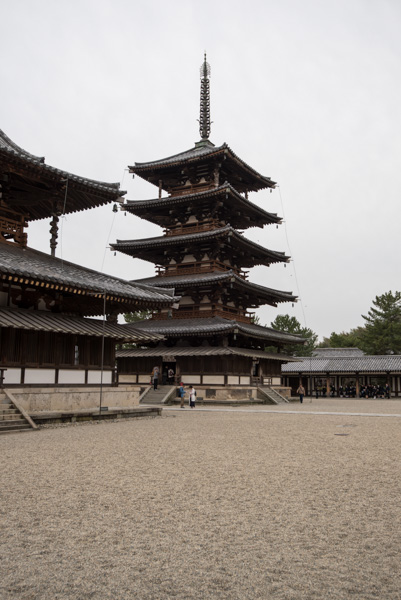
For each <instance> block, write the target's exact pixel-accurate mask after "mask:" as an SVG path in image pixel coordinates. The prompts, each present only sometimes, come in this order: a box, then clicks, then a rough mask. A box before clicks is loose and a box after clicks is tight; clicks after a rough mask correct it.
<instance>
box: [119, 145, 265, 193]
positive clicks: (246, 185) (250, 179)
mask: <svg viewBox="0 0 401 600" xmlns="http://www.w3.org/2000/svg"><path fill="white" fill-rule="evenodd" d="M213 160H216V162H217V161H218V162H219V164H220V165H221V170H222V173H223V174H224V175H226V176H227V177H226V178H227V180H228V181H230V182H232V183H234V182H237V184H238V185H239V186H240V188H241V191H242V190H248V191H257V190H261V189H264V188H274V187H275V185H276V183H275V182H274V181H272V180H271V178H270V177H266V176H265V175H261V174H260V173H258V172H257V171H255V169H253V168H252V167H250V166H249V165H248V164H247V163H246V162H244V161H243V160H242V159H241V158H239V156H237V155H236V154H235V153H234V152H233V151H232V150H231V148H230V147H229V146H228V145H227V144H226V143H224V144H222V145H221V146H215V145H214V144H212V142H210V141H209V140H207V141H201V142H198V143H196V144H195V146H194V147H193V148H191V149H190V150H185V151H184V152H180V153H178V154H174V155H173V156H169V157H167V158H162V159H160V160H155V161H150V162H144V163H135V164H134V165H133V166H130V167H129V170H130V172H131V173H134V174H136V175H139V176H140V177H142V178H143V179H146V181H149V182H150V183H154V184H155V185H158V184H159V181H160V180H162V188H163V189H166V188H167V187H168V186H166V185H165V181H164V180H163V178H164V179H165V178H166V177H168V174H169V173H172V172H174V171H177V170H178V169H180V168H182V167H183V166H192V165H193V166H196V165H198V164H202V163H205V162H210V161H213ZM165 180H166V179H165ZM238 185H235V187H237V188H238Z"/></svg>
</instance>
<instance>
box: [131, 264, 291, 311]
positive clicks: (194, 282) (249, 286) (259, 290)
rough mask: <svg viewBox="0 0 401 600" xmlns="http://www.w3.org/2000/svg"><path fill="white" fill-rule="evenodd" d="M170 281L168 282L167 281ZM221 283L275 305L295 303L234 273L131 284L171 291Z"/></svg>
mask: <svg viewBox="0 0 401 600" xmlns="http://www.w3.org/2000/svg"><path fill="white" fill-rule="evenodd" d="M169 280H170V281H169ZM222 282H227V283H232V284H234V285H235V286H237V287H239V288H243V289H244V290H246V291H251V292H254V293H255V294H260V295H261V296H263V297H265V298H267V297H270V298H275V301H276V302H277V303H280V302H296V300H297V296H294V295H293V293H292V292H284V291H281V290H275V289H272V288H268V287H265V286H262V285H258V284H256V283H253V282H252V281H247V280H246V279H242V277H239V276H238V275H236V274H235V273H234V271H232V270H230V271H217V272H216V271H215V272H213V273H209V274H207V275H204V276H202V275H196V276H193V277H192V278H191V277H188V276H186V275H181V276H173V277H168V276H162V277H160V276H159V277H149V278H147V279H138V280H134V281H133V283H135V284H136V285H137V284H145V285H149V286H150V287H156V288H157V289H160V287H163V286H165V285H168V286H170V287H171V288H173V289H176V288H177V287H178V288H180V287H182V286H192V287H202V286H205V285H210V284H213V283H216V284H221V283H222Z"/></svg>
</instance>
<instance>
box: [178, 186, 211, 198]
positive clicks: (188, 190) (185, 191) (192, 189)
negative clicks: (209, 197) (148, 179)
mask: <svg viewBox="0 0 401 600" xmlns="http://www.w3.org/2000/svg"><path fill="white" fill-rule="evenodd" d="M214 189H216V185H215V184H214V183H210V182H209V183H201V184H198V185H191V186H189V185H182V186H180V187H175V188H174V193H173V194H170V196H169V197H170V198H172V197H174V196H187V195H189V194H198V193H199V192H206V190H214Z"/></svg>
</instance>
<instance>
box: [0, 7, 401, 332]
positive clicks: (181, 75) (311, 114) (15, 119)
mask: <svg viewBox="0 0 401 600" xmlns="http://www.w3.org/2000/svg"><path fill="white" fill-rule="evenodd" d="M0 7H1V23H2V33H1V38H0V48H1V72H0V82H1V89H2V92H1V94H0V107H1V111H0V114H1V123H0V128H1V129H3V130H4V131H5V133H6V134H7V135H8V136H9V137H10V138H11V139H12V140H13V141H14V142H16V143H17V144H19V145H20V146H22V147H23V148H24V149H26V150H27V151H29V152H31V153H33V154H37V155H40V156H45V158H46V162H47V163H48V164H50V165H53V166H55V167H58V168H60V169H64V170H67V171H70V172H72V173H75V174H78V175H81V176H84V177H89V178H93V179H98V180H103V181H108V182H115V181H119V182H120V183H121V186H122V189H124V190H127V191H128V193H127V195H126V198H127V199H130V200H135V199H137V200H139V199H144V198H153V197H156V196H157V190H156V188H153V186H150V185H149V184H147V183H145V182H142V181H141V180H140V179H139V178H135V180H133V179H132V176H131V175H129V173H128V172H127V171H126V167H127V165H131V164H134V162H144V161H148V160H156V159H159V158H163V157H166V156H170V155H172V154H176V153H178V152H181V151H184V150H186V149H189V148H191V147H192V146H193V144H194V142H196V141H198V140H199V137H200V136H199V131H198V123H197V119H198V118H199V87H200V85H199V68H200V65H201V63H202V60H203V53H204V51H205V50H206V51H207V58H208V62H209V63H210V65H211V70H212V76H211V116H212V120H213V124H212V132H211V136H210V139H211V141H212V142H213V143H214V144H215V145H221V144H222V143H224V142H226V143H227V144H228V145H229V146H230V147H231V148H232V150H233V151H234V152H235V153H236V154H237V155H239V156H240V157H241V158H242V159H243V160H245V161H246V162H247V163H248V164H250V165H251V166H253V167H254V168H255V169H256V170H258V171H259V172H260V173H262V174H263V175H267V176H269V177H271V178H272V179H273V180H274V181H277V182H278V184H279V189H276V190H275V191H273V193H269V191H268V190H266V191H261V192H259V193H257V194H251V195H250V200H252V201H253V202H255V203H257V204H258V205H260V206H262V207H263V208H265V209H266V210H268V211H271V212H276V213H278V214H280V215H281V216H283V215H284V217H285V225H281V226H280V227H279V228H278V229H276V228H275V226H268V227H265V228H264V229H263V230H261V229H258V228H255V229H251V230H248V231H247V232H246V235H247V236H248V237H250V238H251V239H253V240H254V241H256V242H258V243H260V244H262V245H264V246H266V247H269V248H271V249H273V250H278V251H285V252H287V253H290V254H291V256H292V259H293V260H292V262H291V263H290V264H289V265H287V268H284V267H283V265H276V266H271V267H270V268H266V267H256V268H254V269H253V270H252V271H251V275H250V279H251V280H252V281H254V282H255V283H258V284H261V285H266V286H268V287H273V288H277V289H282V290H286V291H292V292H294V293H296V294H297V295H298V296H299V298H300V301H299V302H298V303H297V304H296V305H295V306H294V307H292V306H291V304H288V305H286V304H282V305H279V308H278V309H274V308H272V307H262V308H260V309H259V310H258V311H257V314H258V315H259V316H260V318H261V321H262V323H264V324H267V325H269V324H270V322H271V321H272V320H273V319H274V318H275V317H276V315H277V314H286V313H288V314H290V315H291V316H292V315H294V316H296V317H297V318H298V319H299V320H300V322H301V323H302V324H303V325H305V324H306V325H307V326H308V327H310V328H312V329H313V330H314V331H316V332H317V333H318V334H319V337H320V339H321V338H322V337H323V336H328V335H330V333H331V332H332V331H337V332H340V331H348V330H349V329H351V328H353V327H356V326H358V325H362V324H363V319H362V317H361V314H366V313H367V311H368V310H369V307H370V306H371V304H372V300H373V299H374V297H375V296H376V295H379V294H383V293H384V292H387V291H389V290H393V291H395V290H401V282H400V266H399V262H400V261H399V254H400V250H399V249H400V194H401V138H400V131H401V77H400V74H401V35H400V31H401V2H400V1H399V0H326V1H325V0H303V1H302V2H301V1H298V0H280V2H278V1H277V0H276V1H273V0H260V1H259V0H248V2H243V0H241V1H238V0H203V2H195V1H193V0H169V1H168V2H167V1H161V0H141V1H139V0H130V1H128V0H68V2H67V0H64V1H62V0H59V1H56V0H36V1H34V0H0ZM160 233H161V230H160V229H159V228H158V227H156V226H155V225H151V224H148V223H146V222H145V221H142V220H140V219H138V218H137V217H134V216H132V215H129V214H127V215H126V216H124V213H118V214H117V215H115V214H114V213H113V212H112V210H111V206H108V207H104V208H101V209H96V210H94V211H85V212H82V213H78V214H77V215H71V216H68V217H66V218H64V219H63V220H62V231H61V236H60V245H59V247H58V250H57V255H58V256H59V257H61V256H62V257H63V258H64V259H65V260H70V261H73V262H78V263H80V264H83V265H85V266H87V267H90V268H93V269H96V270H99V271H100V270H103V271H104V272H106V273H110V274H113V275H116V276H118V277H123V278H125V279H136V278H140V277H151V276H152V275H153V274H154V267H153V265H152V264H151V263H147V262H144V261H140V260H137V259H132V258H130V257H126V256H124V255H117V256H114V254H113V253H112V252H111V251H110V250H108V249H107V247H108V244H109V243H111V242H114V241H115V240H116V239H134V238H143V237H150V236H154V235H160ZM28 236H29V237H28V242H29V245H30V246H32V247H34V248H38V249H40V250H43V251H46V252H49V251H50V249H49V239H50V233H49V222H48V221H43V222H38V223H36V224H31V225H30V226H29V228H28Z"/></svg>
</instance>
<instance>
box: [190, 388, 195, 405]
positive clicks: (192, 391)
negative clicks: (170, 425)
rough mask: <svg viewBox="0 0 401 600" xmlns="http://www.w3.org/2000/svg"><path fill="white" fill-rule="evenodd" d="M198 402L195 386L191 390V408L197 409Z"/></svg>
mask: <svg viewBox="0 0 401 600" xmlns="http://www.w3.org/2000/svg"><path fill="white" fill-rule="evenodd" d="M195 402H196V390H195V388H194V386H193V385H191V387H190V388H189V406H190V407H191V408H195Z"/></svg>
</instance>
